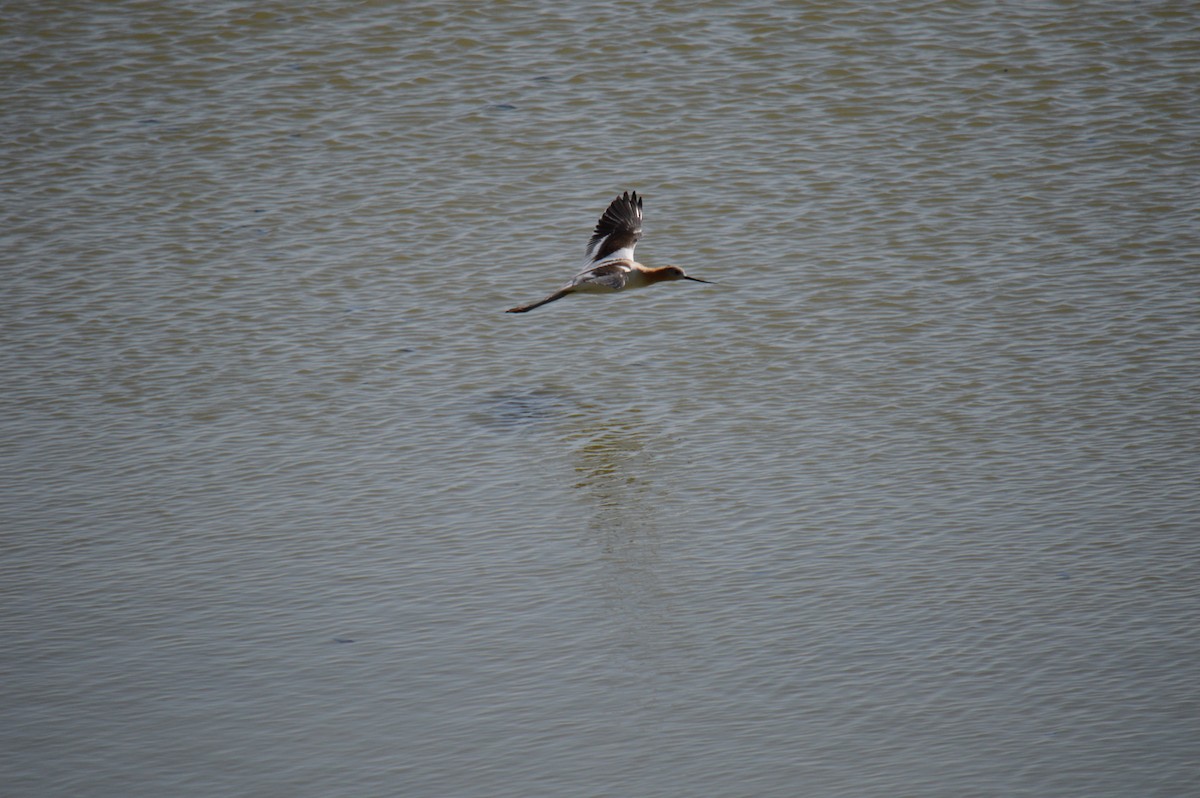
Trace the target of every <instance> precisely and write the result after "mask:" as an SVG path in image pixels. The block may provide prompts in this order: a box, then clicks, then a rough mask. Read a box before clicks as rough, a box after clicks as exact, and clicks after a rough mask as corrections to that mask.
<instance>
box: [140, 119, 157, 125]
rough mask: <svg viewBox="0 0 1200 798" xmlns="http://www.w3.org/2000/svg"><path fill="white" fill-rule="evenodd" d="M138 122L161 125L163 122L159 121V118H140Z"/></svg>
mask: <svg viewBox="0 0 1200 798" xmlns="http://www.w3.org/2000/svg"><path fill="white" fill-rule="evenodd" d="M138 124H139V125H159V124H162V123H161V122H159V121H158V120H157V119H139V120H138Z"/></svg>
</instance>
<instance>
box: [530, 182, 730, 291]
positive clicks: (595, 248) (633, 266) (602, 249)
mask: <svg viewBox="0 0 1200 798" xmlns="http://www.w3.org/2000/svg"><path fill="white" fill-rule="evenodd" d="M641 237H642V198H641V197H639V196H638V195H637V192H636V191H633V192H629V191H626V192H625V193H623V194H622V195H621V196H619V197H617V198H616V199H615V200H613V201H612V202H611V203H609V205H608V210H606V211H605V212H604V215H603V216H601V217H600V221H599V222H597V223H596V231H595V232H594V233H592V240H591V241H589V242H588V246H587V264H588V265H587V268H586V269H584V270H583V271H581V272H580V273H579V274H577V275H575V279H573V280H571V282H569V283H567V284H566V285H564V286H563V287H562V288H560V289H558V290H557V291H555V292H554V293H553V294H550V296H548V297H546V298H545V299H539V300H538V301H537V302H530V303H529V304H528V305H518V306H516V307H515V308H509V309H508V311H507V312H508V313H527V312H528V311H531V310H533V309H534V308H539V307H541V306H542V305H545V304H546V303H548V302H553V301H554V300H556V299H562V298H563V297H565V296H566V295H567V294H580V293H612V292H613V291H624V290H626V289H629V288H644V287H645V286H648V285H654V284H655V283H662V282H666V281H668V280H691V281H692V282H694V283H707V282H709V281H708V280H701V279H700V278H699V277H688V276H687V275H686V274H684V273H683V269H681V268H679V267H678V266H659V267H657V268H650V267H649V266H643V265H642V264H640V263H638V262H637V261H636V260H634V259H633V248H634V247H636V246H637V242H638V240H639V239H640V238H641Z"/></svg>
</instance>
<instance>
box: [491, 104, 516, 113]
mask: <svg viewBox="0 0 1200 798" xmlns="http://www.w3.org/2000/svg"><path fill="white" fill-rule="evenodd" d="M491 108H492V110H493V111H515V110H517V106H515V105H512V104H510V103H497V104H495V105H493V106H491Z"/></svg>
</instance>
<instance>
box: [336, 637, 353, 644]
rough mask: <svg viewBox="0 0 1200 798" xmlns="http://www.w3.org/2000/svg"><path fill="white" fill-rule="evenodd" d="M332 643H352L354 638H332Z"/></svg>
mask: <svg viewBox="0 0 1200 798" xmlns="http://www.w3.org/2000/svg"><path fill="white" fill-rule="evenodd" d="M333 642H335V643H353V642H354V638H351V637H335V638H333Z"/></svg>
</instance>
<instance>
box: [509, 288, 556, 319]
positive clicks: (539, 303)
mask: <svg viewBox="0 0 1200 798" xmlns="http://www.w3.org/2000/svg"><path fill="white" fill-rule="evenodd" d="M572 288H573V286H567V287H566V288H560V289H559V290H557V291H555V292H554V293H553V294H551V295H550V296H548V297H546V298H545V299H539V300H538V301H537V302H530V303H529V304H528V305H517V306H516V307H515V308H509V309H508V310H506V311H504V312H505V313H528V312H529V311H531V310H533V309H534V308H540V307H541V306H542V305H545V304H547V303H549V302H553V301H554V300H556V299H562V298H563V297H565V296H566V295H567V294H569V293H571V291H572Z"/></svg>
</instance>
